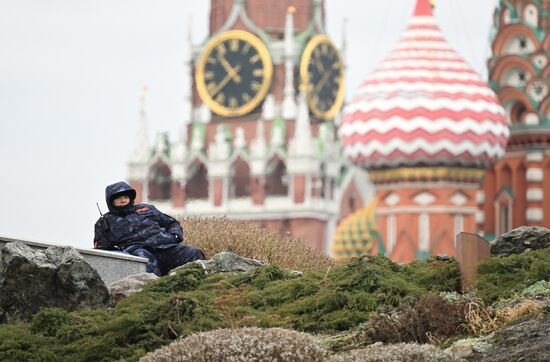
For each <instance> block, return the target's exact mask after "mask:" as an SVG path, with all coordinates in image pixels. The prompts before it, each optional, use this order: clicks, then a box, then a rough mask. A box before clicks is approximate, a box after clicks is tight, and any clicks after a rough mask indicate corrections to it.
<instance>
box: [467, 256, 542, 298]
mask: <svg viewBox="0 0 550 362" xmlns="http://www.w3.org/2000/svg"><path fill="white" fill-rule="evenodd" d="M540 280H550V249H542V250H532V251H529V252H526V253H523V254H517V255H511V256H507V257H493V258H489V259H487V260H486V261H484V262H483V263H482V264H480V266H479V270H478V276H477V279H476V282H475V288H476V289H477V294H478V296H479V297H481V298H482V299H483V300H484V302H485V303H486V304H487V305H490V304H492V303H494V302H496V301H498V300H499V299H507V298H511V297H513V296H514V295H515V294H517V293H519V292H521V291H522V290H523V289H525V288H527V287H528V286H530V285H532V284H534V283H535V282H537V281H540Z"/></svg>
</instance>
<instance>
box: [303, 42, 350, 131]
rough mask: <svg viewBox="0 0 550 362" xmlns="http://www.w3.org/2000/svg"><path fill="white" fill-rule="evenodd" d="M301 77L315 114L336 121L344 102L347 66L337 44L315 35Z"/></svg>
mask: <svg viewBox="0 0 550 362" xmlns="http://www.w3.org/2000/svg"><path fill="white" fill-rule="evenodd" d="M300 78H301V82H302V86H303V87H305V89H306V91H307V99H308V105H309V109H310V110H311V113H313V115H314V116H316V117H317V118H319V119H322V120H327V121H328V120H333V119H334V117H335V116H336V114H337V113H338V112H339V111H340V109H341V108H342V104H343V102H344V67H343V64H342V60H341V59H340V55H339V54H338V51H337V50H336V47H335V46H334V45H333V44H332V42H331V41H330V39H329V38H328V37H326V36H325V35H316V36H314V37H313V38H312V39H311V40H310V41H309V43H308V44H307V46H306V48H305V49H304V53H303V55H302V61H301V64H300Z"/></svg>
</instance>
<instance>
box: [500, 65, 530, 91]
mask: <svg viewBox="0 0 550 362" xmlns="http://www.w3.org/2000/svg"><path fill="white" fill-rule="evenodd" d="M530 80H531V74H530V73H529V72H528V71H526V70H525V69H522V68H519V67H513V68H511V69H510V70H508V71H507V72H506V73H505V74H504V76H503V77H502V78H501V79H500V82H499V83H500V85H501V86H511V87H524V86H525V85H526V84H527V82H529V81H530Z"/></svg>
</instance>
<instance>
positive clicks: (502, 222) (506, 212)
mask: <svg viewBox="0 0 550 362" xmlns="http://www.w3.org/2000/svg"><path fill="white" fill-rule="evenodd" d="M494 207H495V231H496V233H497V234H496V236H498V235H502V234H504V233H506V232H508V231H510V230H512V222H513V219H512V217H513V209H514V198H513V195H512V190H511V188H510V187H509V186H506V187H503V188H501V189H500V191H499V192H498V193H497V195H496V197H495V203H494Z"/></svg>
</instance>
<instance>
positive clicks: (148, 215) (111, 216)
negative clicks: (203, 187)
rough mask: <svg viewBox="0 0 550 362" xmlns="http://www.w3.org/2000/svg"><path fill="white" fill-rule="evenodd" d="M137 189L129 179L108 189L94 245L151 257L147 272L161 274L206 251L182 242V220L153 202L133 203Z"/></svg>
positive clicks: (198, 257)
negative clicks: (105, 211)
mask: <svg viewBox="0 0 550 362" xmlns="http://www.w3.org/2000/svg"><path fill="white" fill-rule="evenodd" d="M135 198H136V190H134V189H133V188H132V187H131V186H130V185H128V184H127V183H126V182H117V183H115V184H112V185H109V186H107V187H106V189H105V201H106V202H107V207H108V208H109V212H108V213H106V214H105V215H103V216H101V217H100V218H99V220H98V221H97V222H96V223H95V236H94V248H95V249H104V250H118V251H122V252H125V253H129V254H132V255H136V256H141V257H144V258H147V259H149V263H148V264H147V272H149V273H155V274H156V275H158V276H162V275H166V274H167V273H168V272H169V271H170V270H172V269H174V268H176V267H178V266H180V265H183V264H185V263H188V262H190V261H194V260H204V259H205V256H204V253H203V252H202V251H201V250H200V249H198V248H195V247H193V246H191V245H186V244H183V243H182V242H183V240H184V234H183V229H182V228H181V225H180V223H179V222H178V221H177V220H176V219H174V218H173V217H171V216H168V215H166V214H163V213H162V212H160V211H159V210H157V208H155V207H154V206H153V205H148V204H138V205H134V200H135Z"/></svg>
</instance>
